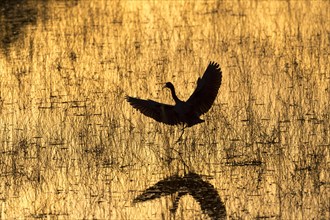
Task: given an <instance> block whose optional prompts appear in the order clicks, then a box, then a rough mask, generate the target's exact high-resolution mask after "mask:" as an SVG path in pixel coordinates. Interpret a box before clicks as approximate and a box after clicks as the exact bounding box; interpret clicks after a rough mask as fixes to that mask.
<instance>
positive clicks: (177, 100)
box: [170, 87, 180, 103]
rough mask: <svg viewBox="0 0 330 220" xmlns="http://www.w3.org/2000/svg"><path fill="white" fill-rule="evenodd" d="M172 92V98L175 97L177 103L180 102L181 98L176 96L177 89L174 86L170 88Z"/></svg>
mask: <svg viewBox="0 0 330 220" xmlns="http://www.w3.org/2000/svg"><path fill="white" fill-rule="evenodd" d="M170 90H171V93H172V98H173V99H174V101H175V103H179V102H180V99H179V98H178V97H177V96H176V93H175V89H174V88H173V87H171V88H170Z"/></svg>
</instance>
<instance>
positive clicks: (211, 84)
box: [126, 62, 222, 127]
mask: <svg viewBox="0 0 330 220" xmlns="http://www.w3.org/2000/svg"><path fill="white" fill-rule="evenodd" d="M221 80H222V72H221V69H220V66H219V64H217V63H216V62H210V63H209V65H208V67H207V68H206V70H205V72H204V75H203V77H202V78H200V77H199V78H198V80H197V86H196V89H195V91H194V92H193V93H192V95H191V96H190V97H189V99H188V100H187V101H182V100H180V99H179V98H178V97H177V95H176V93H175V89H174V86H173V84H172V83H171V82H167V83H166V84H165V86H164V88H168V89H170V90H171V94H172V98H173V99H174V101H175V105H168V104H164V103H159V102H156V101H153V100H150V99H148V100H145V99H139V98H134V97H130V96H126V100H127V101H128V102H129V103H130V104H131V105H132V106H133V108H135V109H137V110H139V111H140V112H141V113H142V114H144V115H145V116H148V117H150V118H153V119H155V120H156V121H158V122H162V123H165V124H168V125H177V124H184V125H186V126H187V127H191V126H193V125H196V124H199V123H202V122H204V120H203V119H201V118H200V116H201V115H202V114H204V113H206V112H207V111H208V110H209V109H210V108H211V106H212V104H213V102H214V100H215V98H216V97H217V94H218V91H219V88H220V85H221Z"/></svg>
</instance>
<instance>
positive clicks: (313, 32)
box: [0, 1, 330, 219]
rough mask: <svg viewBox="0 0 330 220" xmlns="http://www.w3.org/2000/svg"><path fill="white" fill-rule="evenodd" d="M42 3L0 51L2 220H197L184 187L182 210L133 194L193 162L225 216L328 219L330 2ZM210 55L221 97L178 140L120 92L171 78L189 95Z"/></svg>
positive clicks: (154, 86) (160, 94) (152, 94)
mask: <svg viewBox="0 0 330 220" xmlns="http://www.w3.org/2000/svg"><path fill="white" fill-rule="evenodd" d="M37 7H38V8H39V9H40V7H42V5H39V4H37ZM47 7H48V14H47V17H48V20H46V21H44V22H41V21H39V22H37V23H36V25H35V26H31V27H26V28H25V30H24V33H25V34H24V37H22V38H21V39H20V40H18V41H15V42H14V43H13V45H12V46H11V49H10V51H11V52H10V54H9V56H5V55H3V56H2V58H1V60H0V68H1V69H0V71H1V74H0V122H1V123H0V126H1V129H0V140H1V152H0V161H1V162H0V171H1V177H0V178H1V181H0V183H1V185H0V187H1V190H0V192H1V193H0V203H1V206H0V210H1V211H0V213H1V214H0V216H1V219H11V218H48V217H50V218H60V219H66V218H78V219H83V218H84V219H91V218H94V219H161V218H164V219H170V218H179V219H192V218H194V219H199V218H204V217H206V216H205V215H204V214H203V213H202V212H201V211H200V208H199V206H198V204H197V203H196V202H195V201H194V200H193V199H192V198H190V197H184V198H183V199H182V200H181V201H180V203H179V208H178V210H177V213H176V215H175V216H174V215H173V214H171V213H170V212H169V210H170V209H171V208H172V202H173V201H174V198H173V197H165V198H161V199H159V200H155V201H154V202H146V203H141V204H138V205H132V204H131V201H132V200H133V198H134V197H135V196H136V195H138V193H139V192H140V191H141V190H144V189H146V188H148V187H149V186H150V185H152V184H154V183H155V182H158V181H159V180H161V179H162V178H165V177H167V176H170V175H173V174H177V173H179V174H183V173H185V172H188V171H194V172H196V173H199V174H203V175H207V176H210V178H209V181H210V183H211V184H213V185H214V186H215V187H216V188H217V189H218V191H219V194H220V196H221V198H222V199H223V201H224V203H225V205H226V209H227V214H228V216H229V218H232V219H241V218H243V219H253V218H271V219H328V218H329V215H330V213H329V207H330V203H329V196H330V193H329V178H330V177H329V144H330V141H329V137H330V134H329V128H330V124H329V117H330V116H329V113H330V105H329V100H330V89H329V85H330V82H329V81H330V75H329V73H330V69H329V37H328V35H329V27H330V24H329V15H328V12H329V3H328V2H326V1H274V2H267V1H262V2H259V1H249V2H245V1H244V2H241V1H239V2H236V1H235V2H222V1H206V2H202V1H197V2H193V1H189V2H184V1H181V2H177V1H165V2H139V1H137V2H133V1H95V2H94V1H81V2H78V4H77V5H76V6H74V7H68V5H66V3H65V2H64V3H61V4H57V3H56V2H52V1H50V2H48V3H47ZM67 18H70V19H67ZM210 60H214V61H216V62H219V64H220V66H221V68H222V72H223V83H222V86H221V88H220V93H219V95H218V98H217V100H216V102H215V104H214V106H213V107H212V109H211V110H210V111H209V112H208V113H207V114H205V115H204V116H203V117H204V119H205V120H206V122H205V123H204V124H200V125H197V126H194V127H192V128H189V129H186V131H185V133H184V135H183V138H182V140H181V141H180V142H178V143H176V140H177V139H178V137H179V135H180V127H169V126H166V125H163V124H159V123H157V122H155V121H153V120H151V119H149V118H146V117H144V116H143V115H141V114H139V113H138V112H136V111H135V110H133V109H132V108H131V107H130V106H129V105H128V104H127V103H126V102H125V99H124V97H125V95H126V94H129V95H132V96H137V97H140V98H149V99H154V100H157V101H164V102H167V103H172V102H173V101H172V100H171V98H170V95H169V93H168V92H167V91H165V90H162V89H161V87H162V83H164V82H166V81H172V82H173V83H174V85H175V87H176V89H177V92H178V95H179V97H180V98H182V99H187V98H188V97H189V95H190V94H191V93H192V91H193V89H194V87H195V82H196V80H197V77H198V76H201V75H202V73H203V71H204V70H205V68H206V66H207V64H208V62H209V61H210Z"/></svg>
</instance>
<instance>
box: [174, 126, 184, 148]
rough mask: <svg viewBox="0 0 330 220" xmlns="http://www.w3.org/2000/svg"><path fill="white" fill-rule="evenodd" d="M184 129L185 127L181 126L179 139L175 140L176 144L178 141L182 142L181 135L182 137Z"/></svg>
mask: <svg viewBox="0 0 330 220" xmlns="http://www.w3.org/2000/svg"><path fill="white" fill-rule="evenodd" d="M185 128H186V125H183V128H182V129H181V134H180V137H179V138H178V140H176V142H175V143H176V144H177V143H178V142H179V141H181V140H182V135H183V133H184V129H185Z"/></svg>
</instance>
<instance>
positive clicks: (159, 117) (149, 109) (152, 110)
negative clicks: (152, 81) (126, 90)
mask: <svg viewBox="0 0 330 220" xmlns="http://www.w3.org/2000/svg"><path fill="white" fill-rule="evenodd" d="M126 100H127V101H128V102H129V103H130V104H131V106H133V108H135V109H137V110H139V111H140V112H141V113H142V114H144V115H145V116H148V117H150V118H153V119H155V120H156V121H159V122H162V123H165V124H168V125H176V124H180V123H181V121H180V119H179V117H178V115H177V113H176V112H175V111H174V106H172V105H166V104H162V103H159V102H155V101H152V100H149V99H148V100H144V99H138V98H133V97H130V96H126Z"/></svg>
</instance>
